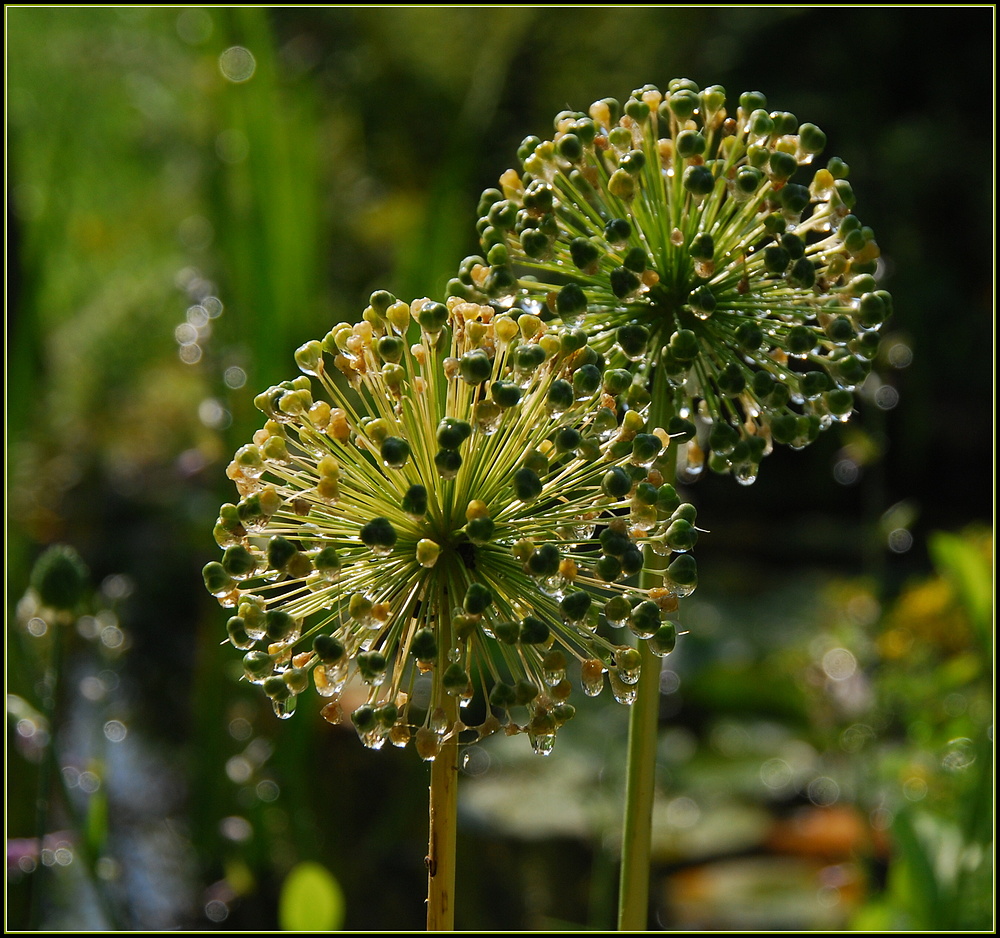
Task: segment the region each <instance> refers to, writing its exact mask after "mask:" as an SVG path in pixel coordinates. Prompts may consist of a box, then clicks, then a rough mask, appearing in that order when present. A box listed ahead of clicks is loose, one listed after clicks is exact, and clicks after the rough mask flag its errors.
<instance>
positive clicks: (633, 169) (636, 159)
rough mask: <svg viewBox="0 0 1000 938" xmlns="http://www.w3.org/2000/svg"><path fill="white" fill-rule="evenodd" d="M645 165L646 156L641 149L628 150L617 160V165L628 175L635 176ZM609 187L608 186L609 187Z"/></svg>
mask: <svg viewBox="0 0 1000 938" xmlns="http://www.w3.org/2000/svg"><path fill="white" fill-rule="evenodd" d="M645 165H646V156H645V154H644V153H643V152H642V150H629V152H628V153H626V154H625V155H624V156H623V157H622V158H621V159H620V160H619V161H618V166H619V167H620V168H621V169H624V170H625V172H627V173H628V174H629V175H630V176H637V175H638V174H639V173H641V172H642V169H643V167H644V166H645ZM609 188H610V187H609Z"/></svg>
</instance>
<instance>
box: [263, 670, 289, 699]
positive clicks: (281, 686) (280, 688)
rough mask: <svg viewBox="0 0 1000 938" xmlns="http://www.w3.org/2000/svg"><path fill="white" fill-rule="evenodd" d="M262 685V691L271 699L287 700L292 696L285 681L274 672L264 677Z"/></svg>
mask: <svg viewBox="0 0 1000 938" xmlns="http://www.w3.org/2000/svg"><path fill="white" fill-rule="evenodd" d="M262 686H263V688H264V693H265V694H267V696H268V697H270V698H271V700H287V699H288V698H289V697H291V696H292V692H291V690H290V689H289V687H288V685H287V684H286V683H285V680H284V678H282V677H279V676H278V675H276V674H275V675H272V676H271V677H267V678H264V683H263V685H262Z"/></svg>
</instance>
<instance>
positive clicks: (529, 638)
mask: <svg viewBox="0 0 1000 938" xmlns="http://www.w3.org/2000/svg"><path fill="white" fill-rule="evenodd" d="M550 634H551V632H550V630H549V627H548V626H547V625H546V624H545V623H544V622H543V621H542V620H541V619H539V618H538V617H537V616H525V617H524V618H523V619H522V620H521V627H520V629H519V631H518V635H517V638H518V641H520V642H521V644H522V645H542V644H544V643H545V642H547V641H548V640H549V635H550Z"/></svg>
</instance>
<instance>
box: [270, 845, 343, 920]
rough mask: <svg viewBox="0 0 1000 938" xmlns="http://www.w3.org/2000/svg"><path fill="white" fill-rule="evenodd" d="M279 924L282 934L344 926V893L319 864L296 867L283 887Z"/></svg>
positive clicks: (305, 863)
mask: <svg viewBox="0 0 1000 938" xmlns="http://www.w3.org/2000/svg"><path fill="white" fill-rule="evenodd" d="M278 924H279V925H280V926H281V929H282V931H311V932H317V931H338V930H339V929H340V927H341V926H342V925H343V924H344V893H343V890H341V888H340V883H338V882H337V880H335V879H334V878H333V874H331V873H330V871H329V870H327V868H326V867H325V866H321V865H320V864H319V863H312V862H308V861H306V862H304V863H299V864H298V865H297V866H294V867H292V871H291V872H290V873H289V874H288V876H287V877H285V882H284V884H283V885H282V887H281V898H280V899H279V900H278Z"/></svg>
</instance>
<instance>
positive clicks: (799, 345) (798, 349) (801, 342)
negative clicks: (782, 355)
mask: <svg viewBox="0 0 1000 938" xmlns="http://www.w3.org/2000/svg"><path fill="white" fill-rule="evenodd" d="M785 347H786V348H787V350H788V354H789V355H796V356H805V355H808V354H809V353H810V352H811V351H812V350H813V349H814V348H815V347H816V333H814V332H813V331H812V329H810V328H809V327H808V326H792V328H791V329H789V330H788V337H787V339H786V340H785Z"/></svg>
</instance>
